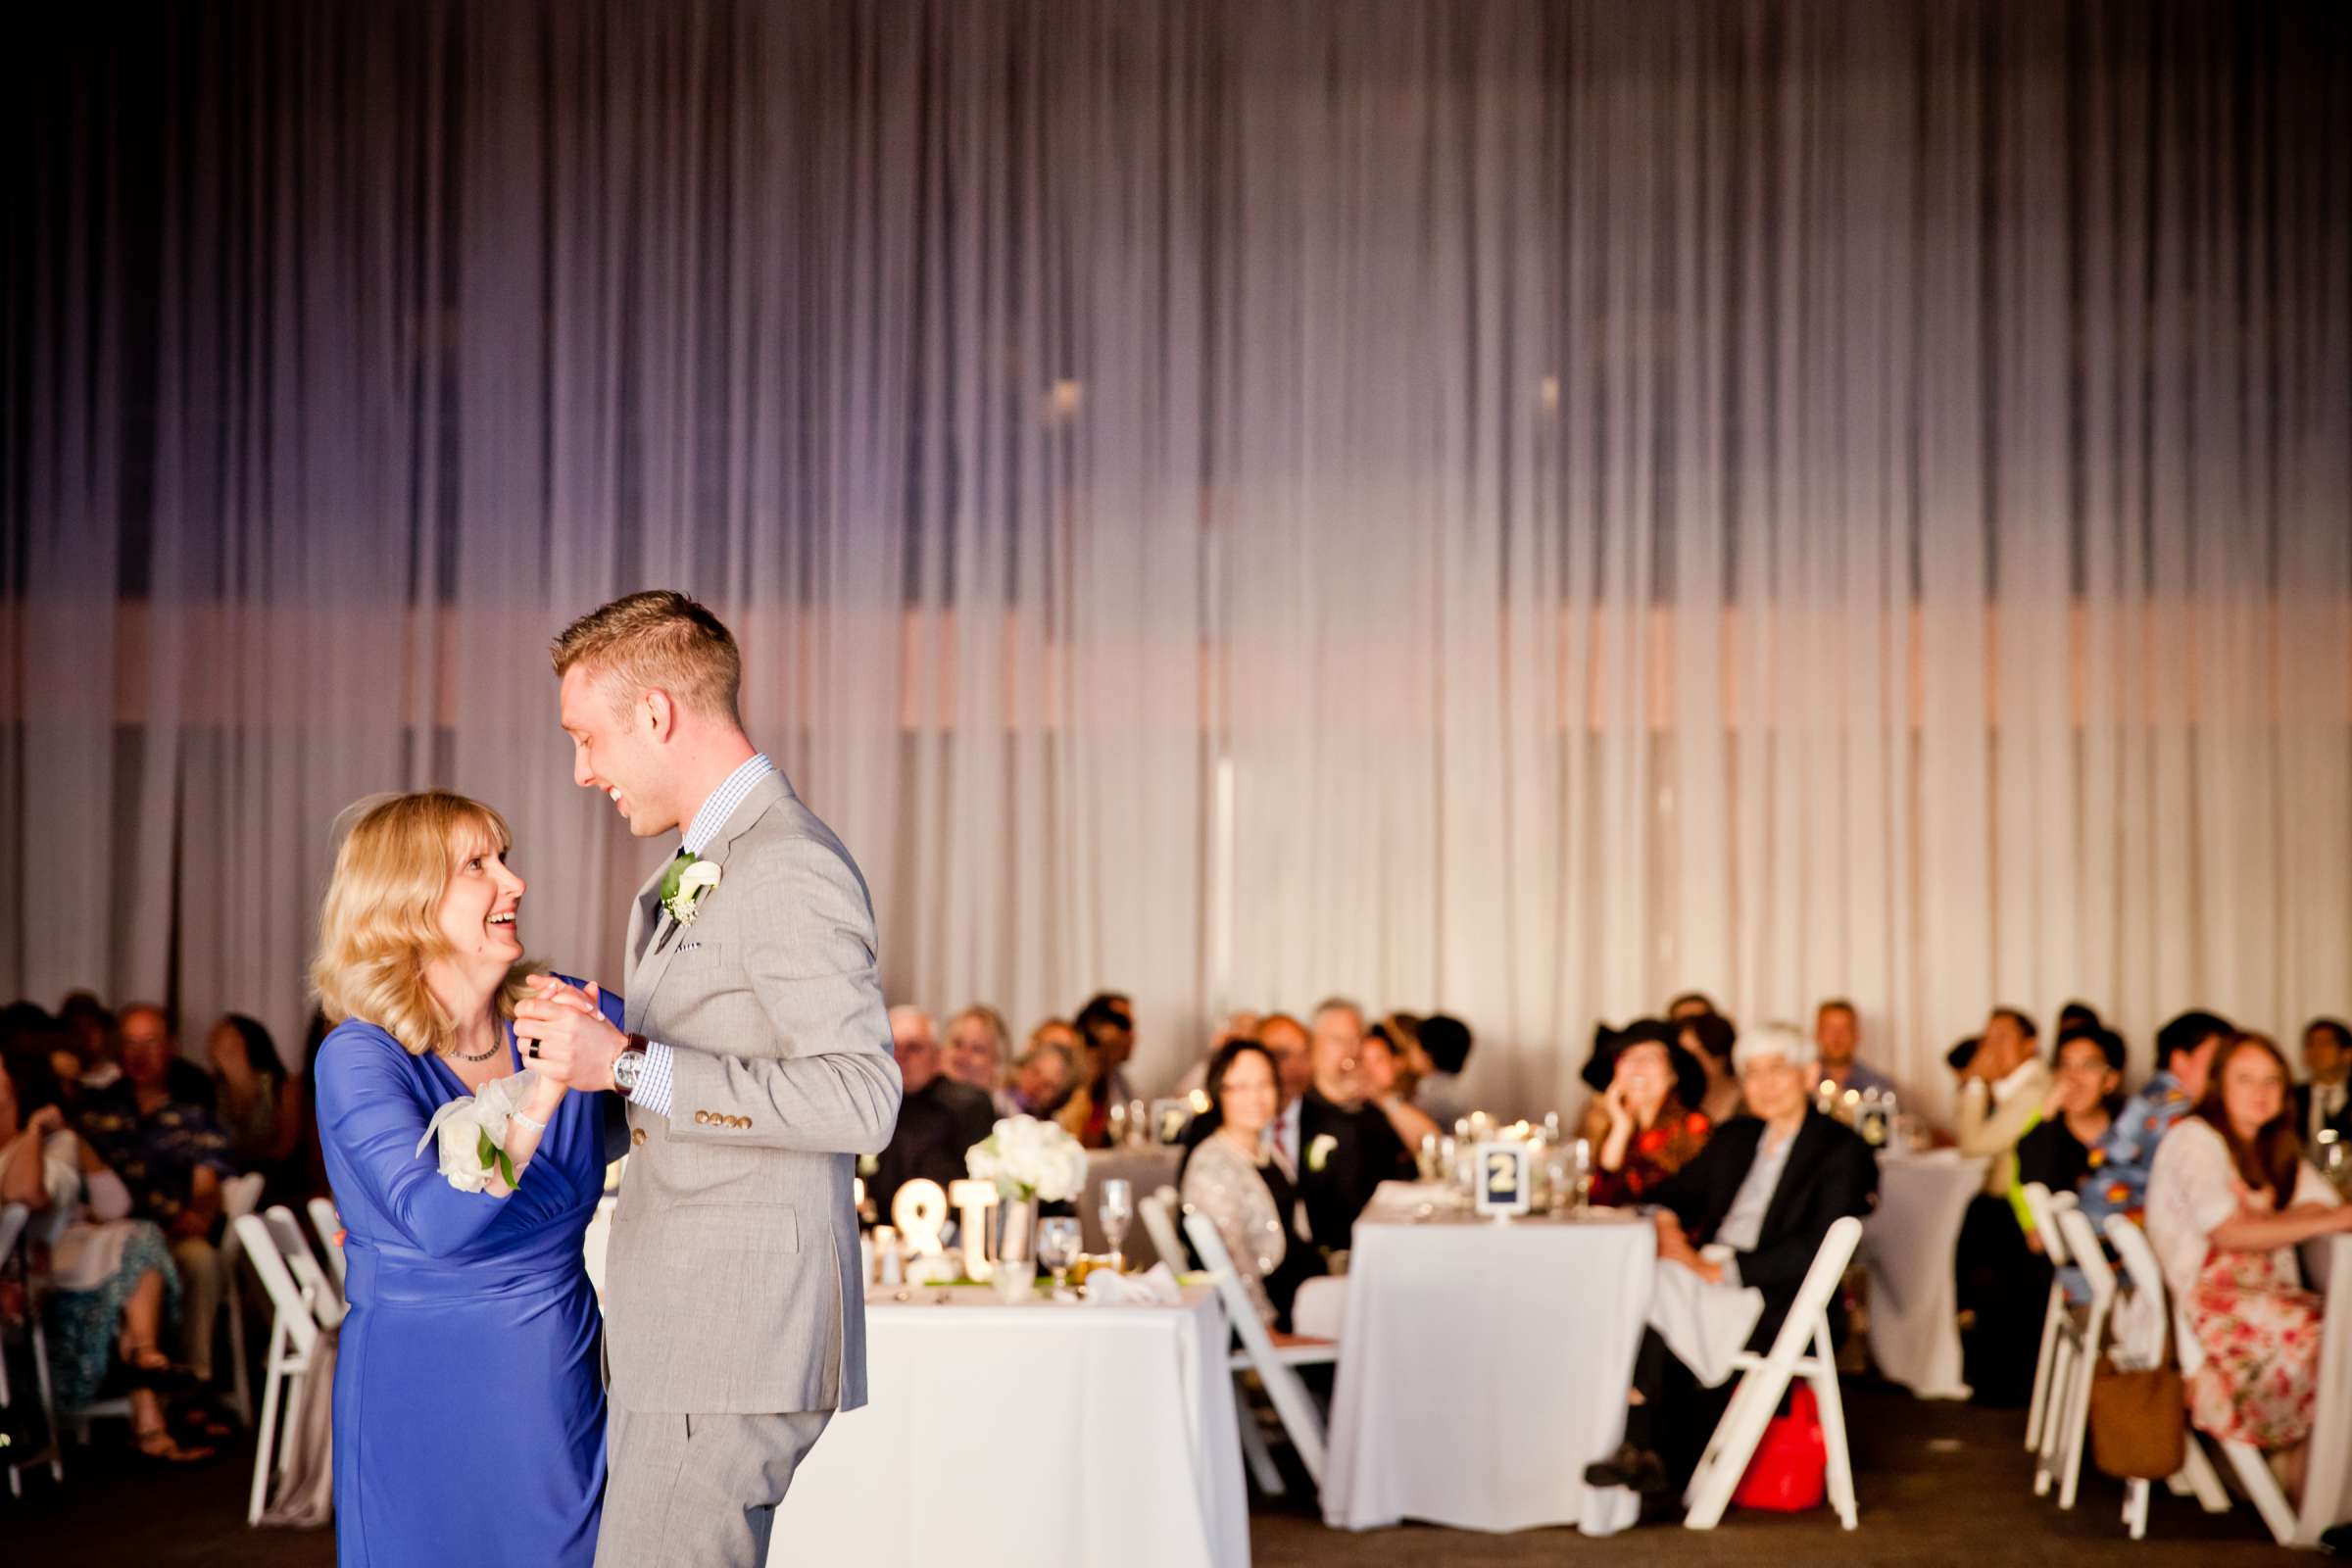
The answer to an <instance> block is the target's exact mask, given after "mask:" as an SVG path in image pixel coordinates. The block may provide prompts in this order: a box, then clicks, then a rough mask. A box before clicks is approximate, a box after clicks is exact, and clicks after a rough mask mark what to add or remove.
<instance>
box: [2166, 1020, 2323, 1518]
mask: <svg viewBox="0 0 2352 1568" xmlns="http://www.w3.org/2000/svg"><path fill="white" fill-rule="evenodd" d="M2291 1080H2292V1075H2291V1074H2290V1073H2289V1072H2288V1071H2287V1065H2286V1056H2285V1054H2283V1053H2281V1052H2280V1051H2279V1050H2278V1047H2277V1046H2275V1045H2273V1044H2272V1043H2271V1042H2270V1041H2269V1040H2267V1039H2265V1038H2264V1037H2262V1036H2261V1035H2252V1034H2241V1035H2238V1036H2236V1037H2235V1038H2234V1039H2232V1040H2230V1041H2229V1042H2228V1043H2226V1044H2224V1045H2223V1046H2221V1047H2220V1048H2219V1054H2217V1055H2216V1056H2215V1057H2214V1058H2213V1062H2212V1067H2211V1070H2210V1072H2209V1073H2208V1074H2207V1077H2206V1083H2205V1088H2204V1091H2203V1092H2202V1093H2201V1094H2200V1095H2198V1097H2197V1103H2196V1107H2195V1109H2193V1110H2192V1111H2190V1112H2189V1114H2187V1115H2186V1116H2183V1117H2182V1118H2181V1119H2180V1122H2179V1123H2178V1124H2177V1125H2175V1126H2174V1128H2173V1130H2172V1131H2171V1132H2170V1133H2168V1134H2166V1135H2165V1139H2164V1142H2163V1143H2162V1144H2161V1145H2159V1146H2158V1148H2157V1151H2156V1158H2155V1161H2154V1164H2153V1165H2152V1167H2151V1168H2150V1170H2149V1173H2148V1185H2147V1220H2146V1223H2147V1228H2148V1242H2149V1245H2150V1246H2152V1247H2153V1248H2154V1249H2155V1250H2156V1256H2157V1259H2158V1261H2159V1262H2160V1263H2162V1265H2163V1267H2164V1279H2165V1284H2166V1285H2167V1286H2168V1287H2170V1289H2171V1293H2172V1299H2173V1302H2174V1307H2175V1312H2176V1315H2177V1316H2178V1318H2179V1320H2180V1323H2181V1324H2182V1325H2183V1326H2185V1327H2186V1328H2187V1329H2188V1330H2189V1331H2190V1332H2189V1334H2187V1335H2184V1336H2183V1340H2184V1341H2193V1345H2194V1349H2195V1350H2196V1351H2201V1352H2202V1354H2201V1356H2200V1355H2198V1354H2196V1353H2192V1350H2191V1346H2190V1345H2189V1344H2187V1343H2184V1344H2183V1345H2182V1356H2181V1359H2182V1366H2181V1371H2182V1373H2183V1375H2184V1376H2185V1378H2186V1380H2187V1384H2188V1413H2189V1419H2190V1420H2191V1421H2192V1422H2194V1423H2195V1425H2196V1427H2197V1430H2199V1431H2200V1432H2205V1433H2208V1434H2210V1435H2211V1436H2213V1437H2216V1438H2222V1439H2227V1440H2230V1441H2233V1442H2238V1443H2247V1444H2251V1445H2253V1446H2255V1447H2257V1448H2260V1449H2262V1450H2263V1452H2264V1453H2265V1455H2266V1456H2267V1457H2268V1458H2269V1459H2270V1461H2271V1465H2272V1468H2273V1469H2274V1470H2275V1471H2277V1473H2278V1482H2279V1485H2280V1487H2282V1488H2283V1489H2284V1490H2285V1492H2286V1495H2287V1496H2288V1498H2289V1499H2290V1500H2292V1499H2298V1498H2299V1497H2300V1496H2301V1495H2302V1490H2303V1472H2304V1464H2305V1460H2306V1459H2307V1458H2308V1446H2307V1445H2308V1441H2309V1439H2310V1436H2311V1429H2312V1417H2313V1413H2314V1411H2315V1409H2316V1407H2317V1404H2318V1398H2319V1370H2320V1346H2321V1343H2322V1339H2323V1336H2322V1333H2321V1314H2322V1303H2321V1300H2320V1298H2319V1297H2318V1296H2316V1295H2314V1294H2313V1293H2311V1292H2310V1291H2307V1290H2305V1289H2303V1287H2302V1283H2301V1275H2300V1274H2299V1273H2298V1272H2297V1268H2296V1261H2295V1249H2296V1248H2297V1247H2298V1246H2300V1245H2301V1244H2302V1243H2304V1242H2306V1241H2308V1240H2310V1239H2311V1238H2313V1237H2315V1236H2327V1235H2333V1234H2341V1233H2344V1232H2348V1231H2352V1209H2347V1208H2345V1207H2344V1206H2343V1205H2342V1202H2341V1200H2339V1199H2338V1198H2337V1196H2336V1193H2335V1190H2334V1189H2333V1188H2331V1187H2329V1186H2328V1185H2327V1181H2326V1179H2325V1178H2323V1177H2322V1176H2321V1175H2320V1173H2319V1172H2318V1171H2317V1170H2314V1169H2313V1168H2312V1166H2311V1162H2310V1161H2308V1160H2306V1159H2305V1158H2304V1157H2303V1149H2302V1139H2301V1138H2300V1137H2298V1136H2297V1135H2296V1132H2295V1120H2294V1108H2293V1103H2292V1102H2291V1101H2290V1100H2289V1099H2288V1097H2287V1088H2288V1085H2289V1083H2290V1082H2291ZM2200 1360H2201V1362H2202V1364H2201V1365H2192V1364H2190V1363H2192V1362H2197V1361H2200Z"/></svg>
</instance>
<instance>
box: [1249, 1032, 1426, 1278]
mask: <svg viewBox="0 0 2352 1568" xmlns="http://www.w3.org/2000/svg"><path fill="white" fill-rule="evenodd" d="M1261 1033H1262V1029H1261ZM1363 1043H1364V1014H1363V1009H1362V1008H1360V1007H1358V1006H1356V1005H1355V1004H1354V1003H1352V1002H1343V1001H1340V1000H1339V999H1337V998H1334V999H1332V1000H1331V1001H1328V1002H1326V1003H1324V1004H1323V1005H1321V1006H1319V1007H1317V1008H1316V1009H1315V1011H1314V1016H1313V1019H1312V1034H1311V1037H1310V1050H1311V1051H1312V1061H1313V1066H1314V1082H1313V1083H1312V1084H1311V1085H1309V1086H1308V1088H1307V1091H1306V1094H1305V1095H1304V1097H1303V1098H1302V1099H1301V1101H1300V1103H1299V1142H1300V1145H1301V1146H1302V1160H1301V1165H1300V1168H1299V1193H1300V1196H1302V1197H1303V1198H1304V1199H1305V1200H1306V1218H1307V1224H1308V1227H1309V1229H1310V1231H1311V1233H1312V1234H1313V1236H1314V1239H1315V1245H1316V1246H1318V1247H1321V1248H1323V1249H1324V1250H1327V1251H1334V1252H1337V1251H1344V1250H1347V1247H1348V1237H1349V1235H1350V1234H1351V1233H1352V1232H1353V1230H1354V1229H1355V1217H1356V1215H1358V1214H1360V1213H1362V1212H1363V1211H1364V1205H1365V1204H1366V1203H1368V1202H1370V1201H1372V1195H1373V1194H1374V1193H1375V1192H1377V1191H1378V1190H1379V1188H1380V1184H1381V1183H1382V1182H1385V1181H1409V1180H1411V1179H1412V1177H1413V1175H1414V1172H1415V1166H1414V1163H1413V1156H1412V1152H1411V1151H1412V1148H1413V1146H1412V1145H1408V1144H1407V1143H1406V1142H1405V1141H1404V1138H1403V1136H1402V1135H1401V1134H1400V1132H1399V1130H1398V1128H1397V1125H1396V1123H1395V1122H1394V1121H1392V1119H1391V1116H1390V1114H1389V1113H1390V1112H1391V1111H1392V1110H1393V1109H1394V1108H1395V1106H1394V1104H1392V1103H1371V1102H1369V1101H1368V1100H1367V1099H1366V1096H1365V1089H1364V1084H1363V1081H1362V1078H1361V1076H1360V1074H1361V1072H1362V1065H1361V1061H1360V1055H1361V1053H1362V1050H1363ZM1392 1098H1393V1097H1392ZM1424 1119H1426V1118H1424ZM1413 1136H1414V1137H1415V1139H1416V1140H1418V1138H1419V1136H1420V1135H1419V1133H1418V1131H1416V1132H1415V1133H1414V1135H1413Z"/></svg>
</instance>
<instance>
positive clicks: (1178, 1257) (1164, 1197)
mask: <svg viewBox="0 0 2352 1568" xmlns="http://www.w3.org/2000/svg"><path fill="white" fill-rule="evenodd" d="M1135 1208H1136V1212H1137V1213H1139V1214H1141V1215H1142V1216H1143V1217H1144V1234H1145V1235H1146V1236H1149V1237H1151V1238H1152V1250H1153V1251H1154V1252H1156V1253H1158V1254H1159V1257H1160V1260H1161V1261H1162V1262H1164V1263H1166V1264H1167V1265H1168V1269H1169V1271H1170V1272H1171V1273H1182V1272H1183V1271H1184V1257H1185V1253H1184V1243H1183V1242H1182V1241H1181V1240H1179V1239H1178V1238H1177V1235H1176V1208H1177V1201H1176V1189H1175V1188H1173V1187H1162V1188H1161V1189H1160V1190H1159V1191H1158V1192H1156V1193H1152V1194H1151V1195H1149V1196H1147V1197H1145V1198H1141V1199H1138V1200H1137V1201H1136V1205H1135Z"/></svg>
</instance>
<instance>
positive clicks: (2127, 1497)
mask: <svg viewBox="0 0 2352 1568" xmlns="http://www.w3.org/2000/svg"><path fill="white" fill-rule="evenodd" d="M2107 1240H2108V1241H2109V1242H2111V1243H2113V1244H2114V1246H2115V1255H2116V1256H2117V1257H2120V1258H2122V1259H2123V1262H2124V1276H2125V1278H2127V1279H2129V1280H2130V1281H2131V1294H2132V1296H2133V1297H2134V1298H2136V1299H2137V1306H2136V1307H2135V1309H2134V1310H2135V1320H2136V1321H2135V1327H2136V1328H2137V1329H2138V1331H2139V1335H2140V1336H2141V1338H2137V1339H2135V1340H2134V1341H2133V1343H2131V1344H2129V1345H2126V1344H2123V1343H2120V1342H2119V1343H2118V1344H2117V1346H2116V1361H2117V1362H2118V1364H2120V1365H2123V1366H2126V1367H2151V1366H2155V1365H2157V1364H2158V1363H2160V1362H2161V1361H2162V1360H2163V1359H2164V1344H2165V1337H2166V1336H2167V1335H2173V1336H2175V1337H2176V1343H2177V1345H2178V1347H2179V1354H2180V1369H2181V1372H2182V1375H2184V1376H2185V1375H2186V1374H2188V1373H2189V1372H2192V1371H2194V1370H2195V1368H2196V1366H2197V1365H2198V1364H2199V1363H2200V1362H2201V1361H2202V1360H2203V1359H2204V1348H2203V1347H2201V1346H2199V1345H2198V1344H2197V1343H2196V1339H2195V1336H2193V1335H2191V1334H2189V1333H2188V1332H2187V1331H2186V1329H2185V1327H2184V1326H2180V1325H2177V1324H2176V1323H2175V1321H2174V1318H2173V1310H2172V1303H2171V1299H2170V1298H2169V1297H2168V1296H2167V1294H2166V1292H2165V1288H2164V1270H2163V1268H2162V1267H2161V1266H2159V1265H2158V1263H2157V1261H2156V1249H2155V1248H2154V1247H2153V1246H2151V1245H2150V1244H2149V1242H2148V1237H2147V1233H2146V1232H2145V1231H2143V1230H2141V1229H2140V1228H2139V1227H2138V1226H2137V1225H2134V1224H2132V1223H2131V1220H2130V1219H2128V1218H2126V1217H2125V1216H2124V1215H2122V1214H2110V1215H2108V1216H2107ZM2221 1448H2222V1452H2223V1454H2224V1455H2226V1456H2227V1457H2228V1458H2229V1464H2230V1467H2231V1468H2232V1469H2234V1470H2235V1471H2236V1472H2237V1479H2238V1484H2239V1485H2240V1486H2242V1487H2243V1488H2244V1489H2245V1494H2246V1496H2247V1498H2248V1500H2250V1501H2251V1502H2252V1503H2253V1504H2254V1511H2255V1512H2256V1513H2258V1514H2260V1515H2261V1516H2262V1522H2263V1523H2264V1524H2265V1525H2267V1526H2268V1527H2269V1528H2270V1531H2271V1534H2272V1535H2273V1536H2275V1537H2277V1538H2278V1544H2280V1545H2291V1544H2293V1542H2294V1535H2295V1511H2294V1509H2293V1508H2291V1507H2289V1506H2288V1505H2287V1500H2286V1495H2285V1494H2284V1493H2283V1492H2281V1491H2280V1490H2279V1488H2278V1477H2276V1476H2274V1475H2272V1474H2271V1467H2270V1466H2269V1465H2268V1464H2267V1463H2265V1462H2264V1460H2263V1457H2262V1454H2261V1452H2260V1450H2258V1449H2256V1448H2255V1447H2253V1446H2251V1445H2248V1444H2243V1443H2223V1444H2222V1445H2221ZM2249 1466H2250V1467H2251V1468H2250V1470H2249ZM2166 1486H2167V1487H2168V1488H2169V1489H2170V1490H2171V1491H2173V1492H2174V1493H2181V1492H2187V1493H2191V1494H2193V1495H2195V1496H2196V1499H2197V1502H2198V1503H2199V1505H2200V1506H2202V1507H2203V1508H2204V1510H2205V1511H2206V1512H2207V1513H2228V1512H2229V1493H2227V1492H2226V1491H2224V1490H2223V1488H2222V1478H2221V1477H2220V1476H2219V1475H2217V1474H2215V1473H2214V1468H2213V1465H2212V1464H2211V1463H2210V1462H2209V1461H2208V1460H2207V1459H2206V1457H2205V1449H2204V1447H2203V1446H2201V1445H2200V1444H2199V1443H2198V1442H2197V1433H2196V1429H2195V1428H2194V1427H2191V1428H2189V1429H2188V1435H2187V1442H2186V1443H2185V1444H2184V1445H2183V1446H2182V1448H2181V1458H2180V1474H2179V1475H2177V1476H2174V1477H2172V1478H2171V1479H2170V1480H2168V1481H2167V1482H2166ZM2124 1522H2125V1523H2126V1524H2127V1525H2129V1526H2130V1527H2131V1539H2132V1540H2133V1541H2138V1540H2140V1539H2142V1538H2143V1537H2145V1536H2146V1535H2147V1533H2148V1484H2147V1483H2146V1482H2145V1481H2133V1482H2131V1483H2129V1484H2128V1485H2127V1486H2126V1487H2125V1488H2124Z"/></svg>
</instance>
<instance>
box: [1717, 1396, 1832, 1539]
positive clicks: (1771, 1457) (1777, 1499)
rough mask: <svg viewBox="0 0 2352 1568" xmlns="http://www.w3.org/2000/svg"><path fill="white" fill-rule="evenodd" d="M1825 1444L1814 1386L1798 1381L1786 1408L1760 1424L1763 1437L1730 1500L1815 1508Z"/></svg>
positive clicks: (1795, 1509)
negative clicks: (1762, 1428) (1787, 1409)
mask: <svg viewBox="0 0 2352 1568" xmlns="http://www.w3.org/2000/svg"><path fill="white" fill-rule="evenodd" d="M1829 1468H1830V1450H1829V1445H1828V1444H1827V1443H1825V1442H1824V1441H1823V1440H1822V1436H1821V1408H1820V1406H1818V1405H1816V1404H1815V1403H1814V1402H1813V1391H1812V1389H1810V1388H1809V1387H1807V1386H1806V1385H1804V1384H1802V1383H1799V1384H1798V1385H1796V1391H1795V1393H1793V1394H1792V1395H1790V1396H1789V1413H1788V1414H1787V1415H1776V1416H1774V1417H1773V1418H1772V1419H1771V1420H1770V1421H1769V1422H1767V1423H1765V1426H1764V1441H1763V1442H1761V1443H1759V1444H1757V1445H1756V1452H1755V1457H1754V1458H1752V1459H1750V1460H1748V1461H1747V1474H1745V1475H1743V1476H1741V1477H1740V1490H1738V1491H1737V1492H1735V1493H1733V1494H1732V1501H1734V1502H1736V1503H1738V1504H1739V1505H1740V1507H1742V1508H1769V1509H1771V1510H1772V1511H1773V1512H1775V1513H1803V1512H1804V1511H1805V1510H1806V1509H1807V1508H1818V1507H1820V1506H1821V1499H1822V1497H1823V1495H1825V1493H1826V1492H1827V1485H1826V1482H1825V1480H1824V1478H1825V1477H1826V1476H1827V1475H1828V1474H1829Z"/></svg>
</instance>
